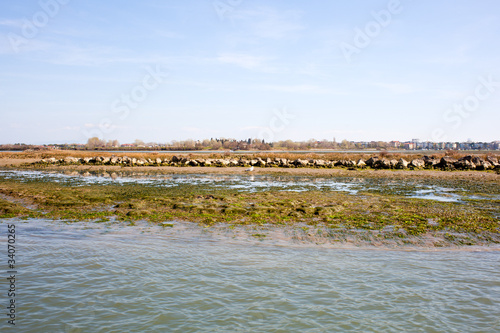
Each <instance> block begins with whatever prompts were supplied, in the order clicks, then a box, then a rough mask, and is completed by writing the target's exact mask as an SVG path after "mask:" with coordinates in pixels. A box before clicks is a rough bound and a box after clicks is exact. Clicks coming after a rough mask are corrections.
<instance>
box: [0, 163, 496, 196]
mask: <svg viewBox="0 0 500 333" xmlns="http://www.w3.org/2000/svg"><path fill="white" fill-rule="evenodd" d="M2 178H5V179H19V180H21V181H29V180H39V181H50V182H59V183H63V184H66V185H70V186H84V185H92V184H102V185H105V184H144V185H149V186H159V187H176V186H183V185H198V186H204V187H213V188H225V189H232V190H238V191H241V192H259V191H270V190H279V191H310V190H320V191H339V192H344V193H347V194H358V193H359V192H371V193H381V194H397V195H401V196H406V197H410V198H419V199H429V200H437V201H447V202H457V201H460V200H464V199H471V198H473V199H476V200H500V194H498V189H497V191H496V192H495V193H493V194H490V195H485V194H484V193H480V194H477V193H476V192H477V190H478V191H479V192H482V191H483V188H481V186H482V184H477V186H476V187H477V188H474V189H473V190H476V191H471V189H470V188H466V187H465V186H464V185H463V183H461V182H457V181H442V180H435V179H431V180H428V179H422V180H415V179H411V180H402V179H398V180H394V179H390V178H386V179H380V178H377V179H375V178H361V177H358V178H356V177H304V176H290V175H284V176H283V175H246V174H245V175H219V174H218V175H210V174H208V175H207V174H160V173H142V172H133V171H129V172H118V173H116V172H111V173H107V172H102V171H100V172H92V173H91V172H88V171H66V172H64V173H63V172H56V171H38V170H29V171H26V170H0V179H2ZM490 190H491V189H490ZM487 192H488V191H487Z"/></svg>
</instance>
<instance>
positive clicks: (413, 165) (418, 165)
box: [410, 158, 425, 168]
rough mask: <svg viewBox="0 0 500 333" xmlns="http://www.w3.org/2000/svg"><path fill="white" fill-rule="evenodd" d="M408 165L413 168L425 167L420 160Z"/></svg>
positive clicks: (417, 159)
mask: <svg viewBox="0 0 500 333" xmlns="http://www.w3.org/2000/svg"><path fill="white" fill-rule="evenodd" d="M410 165H411V166H412V167H414V168H423V167H424V166H425V162H424V160H421V159H420V158H416V159H414V160H412V161H411V162H410Z"/></svg>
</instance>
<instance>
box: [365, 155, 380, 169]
mask: <svg viewBox="0 0 500 333" xmlns="http://www.w3.org/2000/svg"><path fill="white" fill-rule="evenodd" d="M378 160H379V158H378V157H377V156H372V157H370V158H369V159H368V160H367V161H366V165H368V166H369V167H371V168H374V167H375V163H376V162H377V161H378Z"/></svg>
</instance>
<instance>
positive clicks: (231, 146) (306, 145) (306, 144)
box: [85, 138, 387, 151]
mask: <svg viewBox="0 0 500 333" xmlns="http://www.w3.org/2000/svg"><path fill="white" fill-rule="evenodd" d="M118 147H119V148H120V149H125V150H128V149H129V150H135V149H144V148H147V149H150V150H181V151H182V150H273V149H274V150H276V149H285V150H309V149H356V148H358V149H362V148H366V146H362V145H361V144H357V143H355V142H351V141H347V140H343V141H342V142H340V143H337V142H335V141H328V140H322V141H317V140H315V139H311V140H308V141H292V140H285V141H276V142H265V141H264V140H260V139H247V140H236V139H225V138H215V139H214V138H212V139H210V140H209V139H205V140H182V141H176V140H174V141H171V142H170V143H156V142H148V143H146V142H144V141H142V140H135V141H134V143H130V144H122V145H120V144H119V143H118V141H117V140H109V141H104V140H101V139H99V138H90V139H89V140H88V142H87V144H86V145H85V148H87V149H109V148H118ZM370 148H382V149H385V148H387V143H385V142H381V141H378V142H374V144H373V145H372V147H370Z"/></svg>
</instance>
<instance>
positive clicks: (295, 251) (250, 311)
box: [0, 219, 500, 332]
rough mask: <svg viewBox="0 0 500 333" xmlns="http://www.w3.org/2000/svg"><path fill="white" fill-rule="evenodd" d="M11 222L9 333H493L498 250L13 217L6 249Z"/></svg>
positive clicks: (499, 290) (2, 224) (499, 297)
mask: <svg viewBox="0 0 500 333" xmlns="http://www.w3.org/2000/svg"><path fill="white" fill-rule="evenodd" d="M7 223H14V224H15V225H16V236H17V243H16V246H17V263H18V267H17V269H18V280H17V288H18V293H17V296H16V297H17V300H16V302H17V303H16V304H17V305H18V308H17V311H18V312H17V315H18V317H17V325H16V328H15V329H13V330H11V331H13V332H14V331H15V332H403V331H405V332H498V331H500V316H499V314H500V269H499V268H500V251H491V250H487V249H482V250H477V251H458V250H455V251H387V250H380V249H379V250H375V249H331V248H322V247H319V246H314V245H303V246H297V245H296V244H289V245H284V246H276V245H273V244H269V243H266V242H259V241H253V242H251V241H242V240H234V239H231V238H224V237H215V236H213V235H211V234H210V233H204V232H203V231H199V230H198V231H196V232H175V229H176V227H174V228H165V229H162V228H159V227H154V226H147V225H137V226H123V225H116V224H97V223H93V224H91V223H72V224H65V223H62V222H49V221H40V220H29V221H21V220H16V219H10V220H2V221H0V230H1V234H0V237H1V244H0V245H1V246H2V248H3V249H5V248H6V246H5V243H6V238H7V237H6V231H7ZM2 253H4V255H5V256H6V252H5V251H2ZM4 259H5V258H4ZM4 274H5V273H4ZM0 286H2V289H4V290H3V291H2V295H4V294H5V290H6V288H7V286H6V283H5V282H3V283H2V284H0ZM2 302H3V305H2V308H4V309H5V306H4V305H5V304H6V303H5V302H6V301H5V297H2ZM3 311H4V312H5V310H3ZM2 317H3V319H2V320H3V321H4V322H2V323H0V327H3V328H5V327H6V326H7V324H6V319H5V318H6V317H5V315H2ZM6 331H9V330H6Z"/></svg>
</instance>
